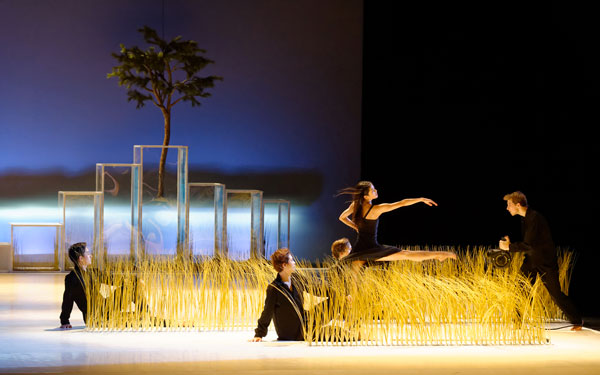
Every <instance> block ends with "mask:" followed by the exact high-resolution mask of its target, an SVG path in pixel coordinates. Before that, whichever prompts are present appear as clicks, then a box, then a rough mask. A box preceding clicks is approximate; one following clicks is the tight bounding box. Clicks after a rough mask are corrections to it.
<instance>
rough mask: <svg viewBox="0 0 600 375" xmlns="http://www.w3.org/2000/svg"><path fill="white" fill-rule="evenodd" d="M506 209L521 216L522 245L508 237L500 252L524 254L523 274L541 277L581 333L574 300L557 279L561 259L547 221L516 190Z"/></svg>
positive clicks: (506, 197)
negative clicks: (563, 290) (564, 291)
mask: <svg viewBox="0 0 600 375" xmlns="http://www.w3.org/2000/svg"><path fill="white" fill-rule="evenodd" d="M504 200H505V201H506V210H507V211H508V212H509V213H510V214H511V215H512V216H515V215H519V216H522V217H523V219H522V222H521V234H522V236H523V238H522V241H521V242H511V241H510V238H509V237H508V236H504V237H503V239H502V240H500V243H499V247H500V249H501V250H506V251H510V252H524V253H525V260H524V261H523V265H522V266H521V272H522V273H523V274H524V275H525V276H527V277H529V278H530V280H531V281H532V282H533V281H534V280H535V277H536V275H537V276H540V278H541V280H542V282H543V283H544V286H545V287H546V289H547V290H548V293H550V296H552V299H553V300H554V302H555V303H556V305H557V306H558V307H559V308H560V309H561V310H562V311H563V312H564V313H565V315H566V316H567V318H568V319H569V321H570V322H571V324H573V328H572V330H574V331H579V330H581V327H582V325H583V321H582V318H581V315H580V313H579V311H578V310H577V308H576V307H575V305H574V304H573V302H572V301H571V299H570V298H569V297H568V296H566V295H565V294H564V293H563V292H562V290H561V289H560V283H559V279H558V260H557V258H558V257H557V255H556V247H555V246H554V241H553V240H552V235H551V233H550V227H549V226H548V222H547V221H546V219H545V218H544V217H543V216H542V215H541V214H540V213H539V212H537V211H534V210H533V209H531V208H528V206H527V198H526V197H525V194H523V193H522V192H520V191H516V192H514V193H511V194H507V195H505V196H504Z"/></svg>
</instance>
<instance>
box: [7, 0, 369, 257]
mask: <svg viewBox="0 0 600 375" xmlns="http://www.w3.org/2000/svg"><path fill="white" fill-rule="evenodd" d="M162 4H163V3H162V2H161V1H158V0H157V1H102V2H81V1H68V0H59V1H51V2H39V1H19V2H16V1H14V2H7V1H3V2H0V43H2V45H3V49H4V52H3V58H2V59H0V70H1V71H2V72H3V76H4V77H3V83H2V90H0V107H1V108H0V126H1V129H2V137H1V138H0V155H1V157H0V241H4V242H8V241H10V227H9V224H8V223H10V222H24V221H35V222H46V221H55V220H57V219H58V217H57V216H56V212H57V210H56V207H57V203H56V192H57V190H94V183H93V181H94V179H93V173H94V166H95V164H96V163H98V162H103V163H128V162H131V161H132V147H133V145H134V144H161V143H162V135H163V123H162V116H161V114H160V112H159V110H158V109H157V108H154V107H153V106H150V105H148V106H146V107H145V108H143V109H141V110H136V109H135V105H134V104H133V103H127V99H126V93H125V89H124V88H121V87H118V85H117V81H116V80H115V79H110V80H109V79H107V78H106V74H107V73H108V72H109V71H110V69H111V67H112V66H113V65H114V64H115V61H114V59H113V58H112V57H111V56H110V53H111V52H116V51H117V50H118V48H119V43H123V44H125V45H126V46H131V45H139V46H143V41H142V39H141V36H140V34H139V33H138V32H137V31H136V30H137V28H139V27H141V26H143V25H149V26H151V27H153V28H155V29H156V30H157V31H159V33H161V32H162V27H163V21H164V32H165V37H166V38H172V37H174V36H177V35H182V36H183V38H184V39H193V40H196V41H197V42H198V44H199V46H200V47H201V48H203V49H206V50H207V53H206V57H208V58H210V59H212V60H214V61H215V64H213V65H211V66H209V67H208V68H207V69H205V74H206V75H209V74H216V75H220V76H222V77H224V81H223V82H218V83H217V85H216V87H215V88H214V89H212V90H211V93H212V94H213V96H212V97H211V98H207V99H205V100H203V101H202V106H201V107H200V108H192V107H191V106H189V105H187V104H186V103H183V104H181V103H180V104H178V105H177V106H176V107H175V108H174V110H173V119H172V121H173V127H172V134H171V144H172V145H187V146H189V158H190V159H189V160H190V182H222V183H225V184H226V185H227V187H228V188H248V189H262V190H264V197H265V198H283V199H290V200H291V203H292V215H291V217H292V225H291V247H292V249H293V251H295V252H296V253H297V255H299V256H301V257H305V258H316V257H321V256H322V255H324V254H326V253H327V252H328V249H329V245H330V243H331V241H333V240H334V239H335V238H337V237H338V236H339V235H340V231H342V230H344V229H343V228H342V227H341V226H340V224H339V222H337V216H338V215H339V212H340V210H341V209H342V208H343V206H344V203H343V200H342V199H340V198H338V199H334V198H333V194H334V193H335V191H336V190H337V189H339V188H341V187H344V186H346V185H350V184H353V183H354V182H355V181H356V180H357V179H358V176H359V172H360V121H361V119H360V117H361V79H362V75H361V61H362V56H361V53H362V2H361V1H327V2H321V1H302V2H277V1H275V2H273V1H252V2H247V1H201V2H189V1H165V7H164V16H163V6H162ZM203 73H204V72H203Z"/></svg>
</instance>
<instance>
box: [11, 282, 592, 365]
mask: <svg viewBox="0 0 600 375" xmlns="http://www.w3.org/2000/svg"><path fill="white" fill-rule="evenodd" d="M64 275H65V274H61V273H10V274H7V273H4V274H0V373H83V372H85V373H109V374H132V373H146V374H158V373H169V374H177V373H194V374H233V373H235V374H282V373H284V374H291V373H310V374H311V375H312V374H344V375H348V374H359V373H360V374H363V373H376V374H378V375H379V374H388V373H389V374H392V373H394V374H397V373H400V372H401V373H402V374H450V373H451V374H508V373H510V374H512V375H518V374H538V373H539V374H542V373H543V374H569V375H571V374H600V332H598V331H595V330H591V329H586V328H584V329H583V331H580V332H572V331H570V330H569V328H564V329H558V330H553V331H550V338H551V342H550V344H547V345H523V346H426V347H423V346H422V347H417V346H403V347H400V346H394V347H390V346H361V347H341V346H327V347H323V346H308V345H307V344H305V343H303V342H277V341H275V340H276V338H277V337H276V335H275V332H274V330H272V329H271V330H270V331H269V335H268V336H267V337H266V342H261V343H251V342H248V341H247V340H248V339H250V338H251V337H252V336H253V333H254V332H253V331H252V330H247V331H236V332H189V331H187V332H102V333H100V332H86V331H84V330H83V328H84V325H83V320H82V317H81V313H80V312H79V310H78V309H77V307H75V308H74V309H73V314H72V319H71V323H72V324H73V326H74V327H75V329H73V330H68V331H65V330H60V329H59V328H58V326H59V325H60V324H59V319H58V316H59V314H60V303H61V300H62V292H63V290H64ZM564 325H566V323H565V324H561V323H555V324H552V325H549V327H548V328H557V327H562V326H564Z"/></svg>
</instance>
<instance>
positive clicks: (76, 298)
mask: <svg viewBox="0 0 600 375" xmlns="http://www.w3.org/2000/svg"><path fill="white" fill-rule="evenodd" d="M69 259H70V260H71V262H73V266H74V268H73V270H72V271H71V272H70V273H69V274H68V275H67V276H66V277H65V291H64V293H63V301H62V307H61V313H60V328H63V329H70V328H73V326H71V322H69V318H70V317H71V311H72V310H73V302H75V304H77V307H78V308H79V310H81V313H82V314H83V321H84V322H87V298H86V296H85V281H84V275H85V272H86V269H87V267H88V266H89V265H90V264H92V253H91V252H90V250H89V249H88V248H87V245H86V243H85V242H78V243H76V244H73V245H71V247H69Z"/></svg>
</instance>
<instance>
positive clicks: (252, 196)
mask: <svg viewBox="0 0 600 375" xmlns="http://www.w3.org/2000/svg"><path fill="white" fill-rule="evenodd" d="M226 193H227V226H226V228H227V241H228V242H227V256H228V257H229V258H231V259H236V260H245V259H248V258H259V257H264V255H265V248H264V246H263V204H262V197H263V192H262V191H261V190H245V189H226ZM234 195H247V196H248V198H249V202H250V207H249V208H250V220H249V223H248V224H249V227H250V234H249V237H250V238H248V240H249V248H248V258H244V257H238V254H237V253H235V254H234V252H233V251H232V248H231V247H232V246H231V245H232V241H235V240H237V239H236V237H237V236H236V235H235V234H233V233H232V230H231V229H232V227H233V226H234V225H235V224H233V223H232V218H231V212H230V210H232V209H235V208H233V207H232V206H233V205H234V204H232V203H233V202H234V201H235V199H233V198H232V196H234ZM236 247H237V246H236Z"/></svg>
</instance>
